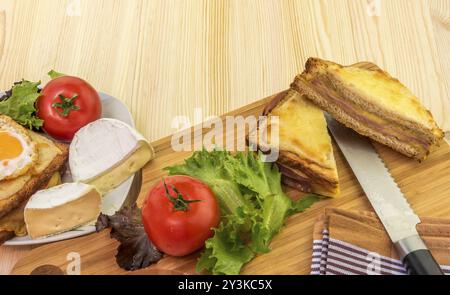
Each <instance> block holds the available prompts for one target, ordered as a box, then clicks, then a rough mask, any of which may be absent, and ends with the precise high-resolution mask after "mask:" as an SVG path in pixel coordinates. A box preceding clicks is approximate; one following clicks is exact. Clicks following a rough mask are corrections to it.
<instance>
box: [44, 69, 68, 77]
mask: <svg viewBox="0 0 450 295" xmlns="http://www.w3.org/2000/svg"><path fill="white" fill-rule="evenodd" d="M47 75H49V76H50V78H52V79H55V78H58V77H62V76H67V75H66V74H63V73H59V72H57V71H55V70H51V71H50V72H48V73H47Z"/></svg>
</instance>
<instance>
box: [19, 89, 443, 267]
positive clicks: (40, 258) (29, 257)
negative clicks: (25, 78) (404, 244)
mask: <svg viewBox="0 0 450 295" xmlns="http://www.w3.org/2000/svg"><path fill="white" fill-rule="evenodd" d="M269 99H270V98H268V99H264V100H261V101H259V102H256V103H253V104H250V105H248V106H246V107H244V108H242V109H240V110H237V111H235V112H232V113H231V114H230V115H243V116H244V117H246V116H249V115H259V114H260V113H261V111H262V109H263V107H264V106H265V104H266V103H267V101H268V100H269ZM204 131H205V132H206V131H207V130H204ZM226 132H227V133H226V134H225V138H227V139H228V138H231V136H232V135H231V133H232V132H230V130H227V131H226ZM170 141H171V137H166V138H163V139H161V140H158V141H156V142H154V147H155V151H156V158H155V159H154V160H152V161H151V162H150V163H149V164H148V165H147V166H146V167H145V169H144V172H143V185H142V190H141V194H140V195H139V198H138V204H142V202H143V200H144V198H145V195H146V193H147V192H148V191H149V189H150V188H151V187H152V186H153V185H154V184H155V183H156V182H157V181H160V180H161V178H162V177H163V176H164V175H165V172H164V171H163V170H162V168H164V167H167V166H170V165H174V164H176V163H180V162H182V161H183V160H184V159H185V158H186V157H187V156H189V154H190V153H189V152H176V153H174V152H173V150H172V147H171V144H170ZM375 148H376V149H377V151H378V153H379V154H380V155H381V157H382V158H383V160H384V161H385V163H386V164H387V166H388V168H389V170H390V172H391V174H392V176H393V177H394V179H396V181H397V183H398V184H399V186H400V188H401V190H402V191H403V193H404V194H405V196H406V197H407V199H408V201H409V203H410V204H411V206H412V208H413V210H414V211H415V212H416V213H417V214H419V215H420V216H433V217H449V216H450V198H449V192H450V178H449V177H448V175H449V174H450V146H448V145H447V144H446V143H445V142H442V146H441V147H440V148H439V149H437V150H435V151H434V152H433V153H432V154H431V155H430V157H429V158H428V159H427V160H426V161H424V162H423V163H418V162H417V161H415V160H413V159H409V158H407V157H404V156H402V155H400V154H399V153H397V152H394V151H393V150H391V149H389V148H387V147H385V146H381V145H379V144H375ZM334 150H335V157H336V162H337V168H338V172H339V182H340V186H341V197H340V198H336V199H330V198H325V199H324V200H321V201H320V202H318V203H316V204H314V205H313V206H312V207H311V208H310V209H308V210H306V211H305V212H302V213H299V214H296V215H293V216H292V217H290V218H289V219H288V220H287V222H286V226H285V227H284V228H283V229H282V230H281V231H280V233H279V234H277V235H276V236H275V238H274V239H273V241H272V243H271V245H270V247H271V249H272V250H271V252H269V253H267V254H264V255H259V256H257V257H256V258H255V259H253V260H252V261H251V262H250V263H248V264H247V265H246V266H245V267H244V268H243V271H242V273H243V274H308V273H309V271H310V265H311V251H312V231H313V225H314V222H315V220H316V219H317V217H318V216H319V215H320V214H321V213H323V211H324V209H325V208H326V207H339V208H342V209H349V210H372V209H371V206H370V204H369V202H368V200H367V198H366V197H365V196H364V193H363V191H362V189H361V187H360V186H359V184H358V182H357V180H356V178H355V176H354V175H353V173H352V171H351V170H350V168H349V166H348V164H347V162H346V161H345V159H344V158H343V156H342V154H341V153H340V151H339V148H337V147H336V145H334ZM285 191H286V193H287V194H288V195H289V196H290V197H292V198H294V199H297V198H300V197H301V196H302V195H303V193H301V192H298V191H296V190H293V189H286V190H285ZM117 246H118V243H117V242H116V241H115V240H112V239H111V238H110V237H109V230H103V231H102V232H100V233H98V234H91V235H88V236H85V237H81V238H77V239H72V240H67V241H61V242H56V243H52V244H48V245H44V246H41V247H38V248H36V249H34V250H32V251H31V252H29V253H27V254H26V255H25V256H24V257H23V258H22V259H20V260H19V261H18V263H17V264H16V265H15V266H14V268H13V270H12V273H13V274H30V273H31V272H32V271H34V270H35V269H36V268H38V267H42V266H43V265H46V266H48V265H50V266H54V267H57V269H60V270H62V271H63V272H67V270H69V272H70V271H71V270H72V266H73V260H71V259H70V257H71V256H70V255H71V253H77V255H79V261H80V272H81V274H129V272H126V271H125V270H123V269H121V268H119V267H118V266H117V263H116V261H115V258H114V256H115V254H116V252H117ZM72 255H73V254H72ZM196 260H197V254H193V255H190V256H188V257H182V258H176V257H165V258H164V259H162V260H160V261H159V262H158V263H156V264H154V265H152V266H150V267H149V268H147V269H145V270H143V271H141V272H138V273H146V274H158V273H161V274H163V273H175V274H180V273H182V274H195V263H196Z"/></svg>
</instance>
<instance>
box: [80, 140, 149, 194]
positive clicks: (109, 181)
mask: <svg viewBox="0 0 450 295" xmlns="http://www.w3.org/2000/svg"><path fill="white" fill-rule="evenodd" d="M152 156H153V152H152V150H150V148H149V147H148V145H145V144H142V145H141V146H140V147H139V148H138V149H137V150H136V151H135V152H134V153H133V154H132V155H131V156H129V157H127V158H126V159H125V160H124V161H123V162H121V163H120V164H119V165H118V166H116V167H114V168H112V169H110V170H109V171H107V172H106V173H104V174H102V175H100V176H99V177H97V178H95V179H94V180H92V181H90V182H89V184H91V185H93V186H95V188H97V190H98V191H99V192H100V193H102V194H104V193H107V192H109V191H110V190H112V189H113V188H115V187H116V186H117V185H119V184H120V183H122V182H124V181H125V180H127V179H128V178H129V177H130V176H131V175H132V174H134V173H135V172H136V171H138V170H139V169H141V168H142V167H143V166H144V165H145V164H146V163H147V162H148V161H149V160H150V159H151V157H152Z"/></svg>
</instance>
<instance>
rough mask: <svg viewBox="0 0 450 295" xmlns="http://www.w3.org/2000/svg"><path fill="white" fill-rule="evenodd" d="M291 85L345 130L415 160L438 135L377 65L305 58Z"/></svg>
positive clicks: (409, 97) (421, 111) (429, 118)
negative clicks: (363, 65)
mask: <svg viewBox="0 0 450 295" xmlns="http://www.w3.org/2000/svg"><path fill="white" fill-rule="evenodd" d="M291 87H292V88H293V89H295V90H296V91H298V92H301V93H304V94H305V97H307V98H308V99H309V100H311V101H312V102H314V103H315V104H316V105H317V106H319V107H320V108H321V109H323V110H325V111H327V112H328V113H330V115H332V116H333V117H334V118H335V119H336V120H337V121H339V122H341V123H343V124H344V125H346V126H347V127H349V128H352V129H354V130H355V131H356V132H358V133H360V134H362V135H364V136H367V137H370V138H371V139H373V140H375V141H378V142H380V143H382V144H385V145H387V146H389V147H391V148H392V149H394V150H396V151H398V152H400V153H402V154H404V155H406V156H408V157H412V158H415V159H417V160H423V159H424V158H425V157H426V156H427V155H428V154H429V153H430V150H431V148H432V147H433V146H435V145H437V144H438V143H439V141H440V140H441V139H442V138H443V136H444V133H443V131H442V130H441V129H440V128H439V127H438V125H437V124H436V122H435V121H434V119H433V117H432V115H431V113H430V112H429V111H428V110H427V109H425V108H424V107H423V106H422V104H421V103H420V101H419V99H418V98H417V97H416V96H414V95H413V94H412V93H411V91H410V90H409V89H408V88H406V86H404V85H403V84H402V83H400V82H399V81H398V80H397V79H395V78H393V77H391V76H390V75H389V74H388V73H387V72H385V71H383V70H381V69H379V68H378V67H374V68H373V69H366V68H361V67H357V66H342V65H339V64H337V63H334V62H330V61H325V60H321V59H318V58H309V59H308V61H307V62H306V66H305V71H304V72H303V73H302V74H300V75H298V76H297V77H296V78H295V81H294V82H293V83H292V85H291Z"/></svg>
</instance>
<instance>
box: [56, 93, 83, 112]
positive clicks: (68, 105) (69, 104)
mask: <svg viewBox="0 0 450 295" xmlns="http://www.w3.org/2000/svg"><path fill="white" fill-rule="evenodd" d="M58 96H59V98H60V99H61V102H54V103H53V104H52V107H54V108H55V109H57V108H60V109H61V110H60V111H58V113H59V115H60V116H61V117H67V116H68V115H69V114H70V112H71V111H76V110H79V109H80V107H79V106H77V105H74V102H75V99H77V98H78V94H75V95H74V96H72V97H70V98H69V97H65V96H64V95H62V94H60V95H58Z"/></svg>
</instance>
